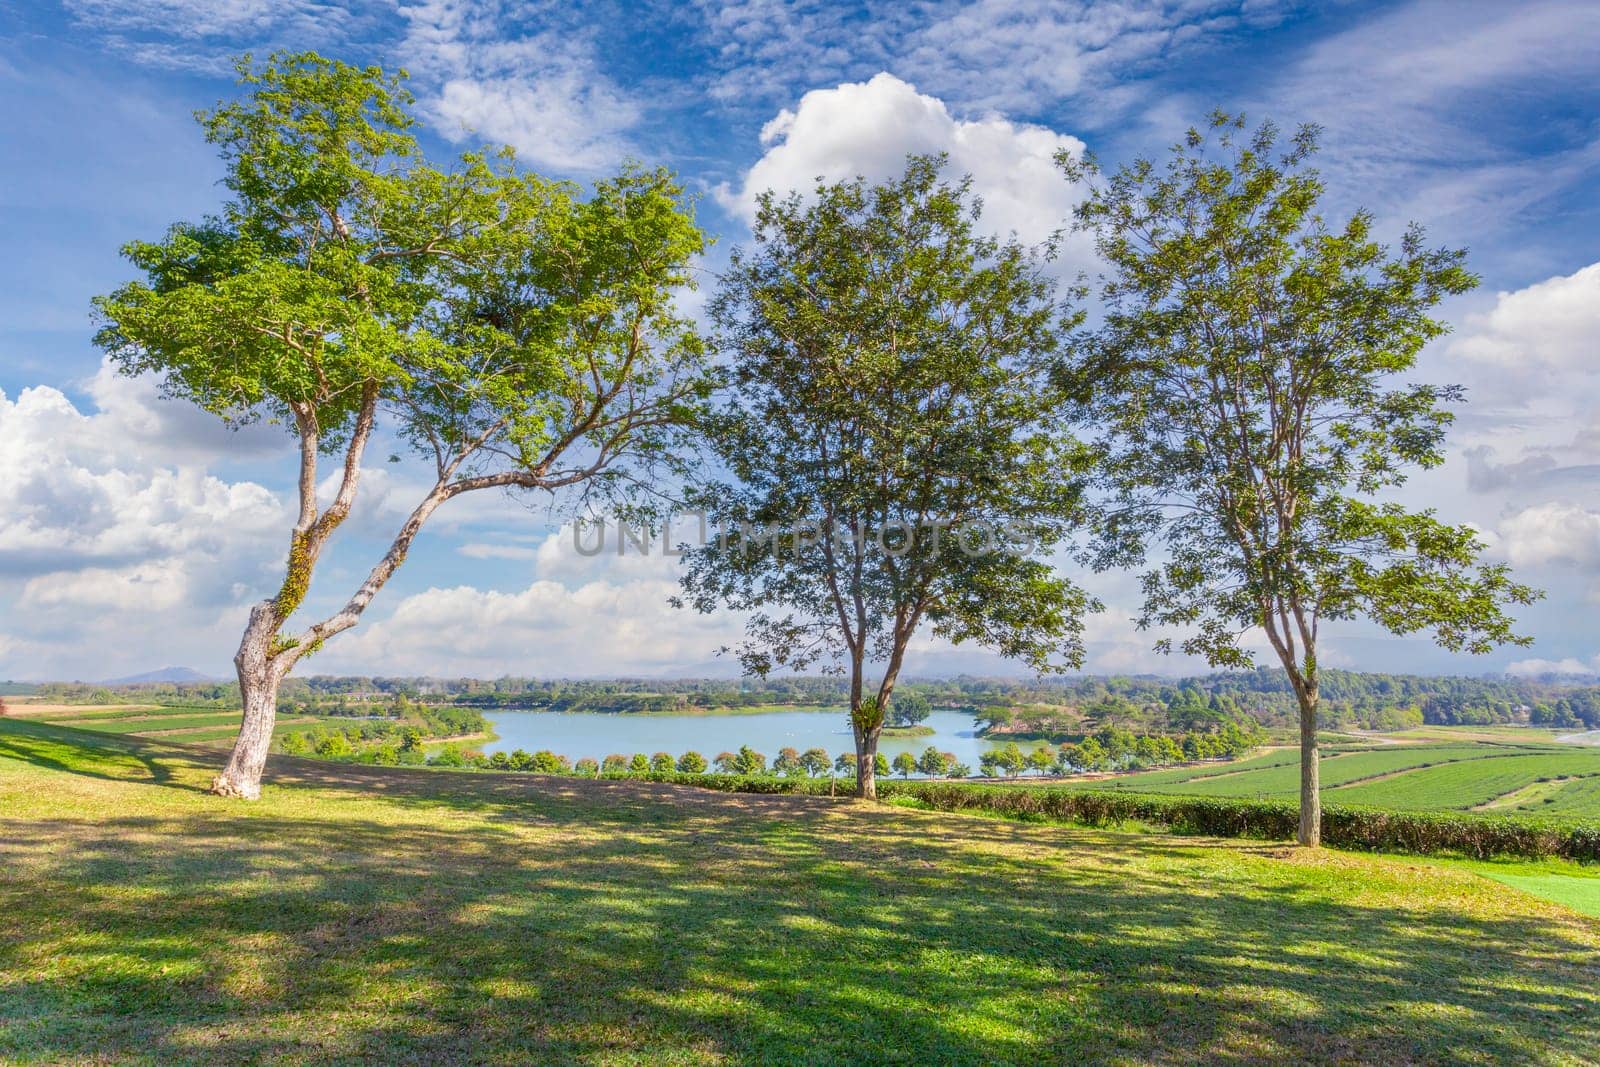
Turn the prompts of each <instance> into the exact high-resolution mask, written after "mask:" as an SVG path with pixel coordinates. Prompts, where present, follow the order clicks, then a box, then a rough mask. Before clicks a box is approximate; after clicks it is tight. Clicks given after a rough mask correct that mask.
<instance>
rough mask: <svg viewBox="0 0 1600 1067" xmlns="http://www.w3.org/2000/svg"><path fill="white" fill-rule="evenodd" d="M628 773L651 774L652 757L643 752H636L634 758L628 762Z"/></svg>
mask: <svg viewBox="0 0 1600 1067" xmlns="http://www.w3.org/2000/svg"><path fill="white" fill-rule="evenodd" d="M628 773H629V774H649V773H650V757H649V756H646V755H645V754H644V753H643V752H635V753H634V754H633V758H632V759H631V760H629V761H628Z"/></svg>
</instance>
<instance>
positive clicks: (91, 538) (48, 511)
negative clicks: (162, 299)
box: [0, 386, 282, 572]
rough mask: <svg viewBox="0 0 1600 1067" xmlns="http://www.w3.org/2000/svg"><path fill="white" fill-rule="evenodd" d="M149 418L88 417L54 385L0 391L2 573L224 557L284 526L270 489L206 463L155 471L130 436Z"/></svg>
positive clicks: (107, 413) (119, 413)
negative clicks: (226, 476)
mask: <svg viewBox="0 0 1600 1067" xmlns="http://www.w3.org/2000/svg"><path fill="white" fill-rule="evenodd" d="M123 398H124V399H125V397H123ZM145 417H146V416H145V415H143V414H139V413H131V412H129V411H127V410H126V409H124V408H123V407H120V406H113V407H111V408H110V409H102V410H101V411H100V412H99V413H96V414H92V415H85V414H83V413H82V412H80V411H79V410H78V409H77V408H76V407H75V406H74V405H73V404H72V402H71V401H70V400H68V399H67V397H66V396H65V395H64V394H63V393H61V392H60V391H59V390H56V389H52V388H50V387H47V386H40V387H37V388H32V389H24V390H23V391H22V393H21V394H20V395H19V396H18V397H17V399H16V400H15V401H9V400H7V399H6V398H5V396H4V394H0V467H3V469H5V470H6V471H7V472H8V477H7V479H6V480H5V481H4V482H3V483H0V572H3V571H5V570H8V569H11V570H15V569H18V568H26V569H28V570H30V571H38V570H41V569H48V568H54V569H59V570H72V569H76V568H79V567H84V566H98V565H105V564H122V563H128V564H133V563H140V562H145V561H148V560H151V559H155V558H159V557H163V556H176V555H190V554H197V553H198V554H211V555H218V554H220V553H221V552H222V551H224V549H225V548H226V547H227V546H228V545H231V544H236V543H237V540H238V539H239V538H240V537H249V536H251V535H252V534H255V533H259V532H260V531H261V530H263V529H265V528H269V527H271V526H273V525H275V524H277V523H278V522H279V521H280V520H281V516H282V513H281V510H280V507H279V504H278V501H277V500H276V498H274V497H273V495H272V494H271V493H270V492H268V491H267V490H266V489H265V488H263V487H261V486H259V485H256V484H254V483H251V482H239V483H228V482H224V481H222V480H221V479H218V478H216V477H213V476H211V475H208V474H207V473H205V471H204V469H203V459H202V460H201V464H192V463H191V464H181V465H178V466H174V467H165V466H155V465H152V459H154V458H159V457H158V456H157V457H153V456H152V455H151V454H150V453H148V452H145V451H142V450H141V448H140V447H139V445H140V438H139V436H138V435H137V434H136V433H132V432H130V430H129V427H130V425H141V424H142V425H148V423H145V422H144V419H145Z"/></svg>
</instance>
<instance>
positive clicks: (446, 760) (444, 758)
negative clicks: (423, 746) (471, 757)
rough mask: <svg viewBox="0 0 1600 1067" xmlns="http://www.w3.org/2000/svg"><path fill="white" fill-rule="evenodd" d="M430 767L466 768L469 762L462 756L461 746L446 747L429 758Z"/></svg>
mask: <svg viewBox="0 0 1600 1067" xmlns="http://www.w3.org/2000/svg"><path fill="white" fill-rule="evenodd" d="M428 765H429V766H430V767H465V766H466V765H467V760H466V757H465V756H463V755H462V754H461V746H460V745H445V746H444V747H443V748H441V749H440V750H439V751H438V752H435V753H434V754H433V756H432V757H430V758H429V760H428Z"/></svg>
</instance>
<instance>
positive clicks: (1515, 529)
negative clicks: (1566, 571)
mask: <svg viewBox="0 0 1600 1067" xmlns="http://www.w3.org/2000/svg"><path fill="white" fill-rule="evenodd" d="M1498 545H1499V548H1500V551H1501V552H1502V553H1503V554H1504V556H1505V558H1506V559H1507V560H1509V561H1510V562H1511V564H1512V565H1514V566H1519V567H1542V566H1547V565H1550V564H1566V565H1568V566H1572V567H1576V568H1579V569H1581V570H1584V571H1600V513H1596V512H1593V511H1589V510H1588V509H1586V508H1583V507H1579V506H1578V505H1576V504H1569V503H1564V502H1561V501H1551V502H1549V503H1545V504H1536V505H1534V506H1533V507H1529V508H1524V509H1523V510H1521V511H1519V512H1517V513H1515V514H1514V515H1511V516H1509V517H1507V518H1505V519H1503V520H1501V522H1500V526H1499V538H1498Z"/></svg>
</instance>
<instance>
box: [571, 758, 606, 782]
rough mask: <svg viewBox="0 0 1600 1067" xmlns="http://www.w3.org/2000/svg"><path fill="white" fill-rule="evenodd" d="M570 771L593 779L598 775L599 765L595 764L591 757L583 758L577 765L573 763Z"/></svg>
mask: <svg viewBox="0 0 1600 1067" xmlns="http://www.w3.org/2000/svg"><path fill="white" fill-rule="evenodd" d="M572 769H573V771H574V772H575V773H577V774H581V775H583V776H584V777H585V778H593V777H595V776H596V775H598V774H599V773H600V764H598V763H596V762H595V760H594V758H593V757H592V756H585V757H583V758H582V759H580V760H579V761H578V762H577V763H574V764H573V765H572Z"/></svg>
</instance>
